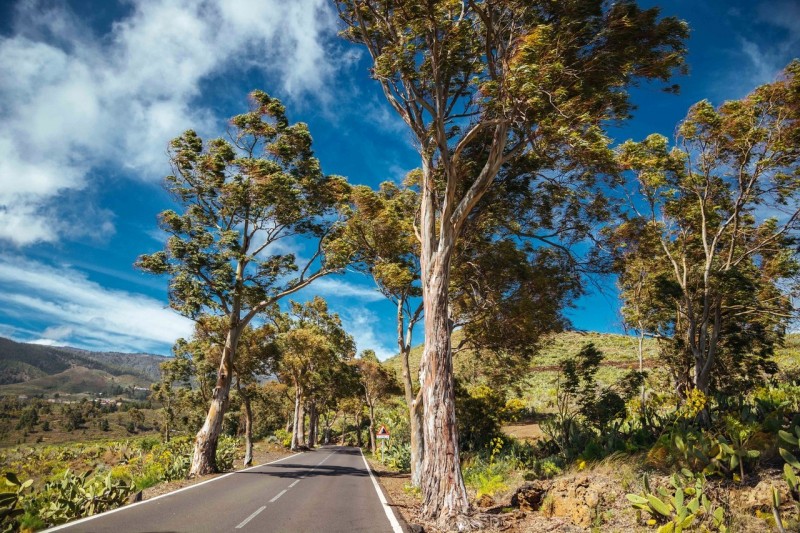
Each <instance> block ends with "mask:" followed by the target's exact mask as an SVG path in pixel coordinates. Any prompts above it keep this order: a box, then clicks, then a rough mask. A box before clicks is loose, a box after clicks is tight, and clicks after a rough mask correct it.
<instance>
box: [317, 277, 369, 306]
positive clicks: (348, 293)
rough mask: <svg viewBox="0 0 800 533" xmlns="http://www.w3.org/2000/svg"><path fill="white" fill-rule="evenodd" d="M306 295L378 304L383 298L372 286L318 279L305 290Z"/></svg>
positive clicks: (338, 279)
mask: <svg viewBox="0 0 800 533" xmlns="http://www.w3.org/2000/svg"><path fill="white" fill-rule="evenodd" d="M305 292H306V293H313V294H319V295H321V296H334V297H337V298H354V299H356V300H358V301H360V302H379V301H381V300H383V299H384V298H385V297H384V296H383V295H382V294H381V293H380V292H378V290H377V289H376V288H375V287H374V286H373V287H370V286H369V285H361V284H358V283H352V282H349V281H345V280H343V279H341V278H333V277H330V276H328V277H325V278H320V279H318V280H316V281H314V283H312V284H311V285H309V286H308V288H307V289H305Z"/></svg>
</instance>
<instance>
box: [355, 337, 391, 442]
mask: <svg viewBox="0 0 800 533" xmlns="http://www.w3.org/2000/svg"><path fill="white" fill-rule="evenodd" d="M353 362H354V363H355V365H356V368H357V369H358V377H359V381H360V384H361V389H362V394H363V395H364V402H365V403H366V404H367V413H368V416H369V449H370V451H371V452H372V453H375V450H376V447H375V407H376V406H377V404H378V402H379V401H381V400H383V399H384V398H386V397H388V396H389V395H391V394H396V393H397V392H399V386H398V385H399V384H398V383H397V381H395V378H394V376H393V375H392V374H391V373H390V372H389V371H388V370H386V368H384V367H383V366H382V365H381V363H380V361H378V357H377V356H376V355H375V352H374V351H372V350H364V351H363V352H361V354H360V355H359V356H358V358H357V359H355V360H354V361H353Z"/></svg>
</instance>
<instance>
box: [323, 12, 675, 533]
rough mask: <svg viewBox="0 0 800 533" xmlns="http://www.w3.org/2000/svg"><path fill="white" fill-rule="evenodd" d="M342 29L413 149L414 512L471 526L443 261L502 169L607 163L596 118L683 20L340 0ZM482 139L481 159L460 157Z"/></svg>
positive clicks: (652, 61) (645, 72)
mask: <svg viewBox="0 0 800 533" xmlns="http://www.w3.org/2000/svg"><path fill="white" fill-rule="evenodd" d="M336 5H337V7H338V9H339V13H340V17H341V19H342V20H343V21H344V23H345V25H346V28H345V30H344V32H343V34H344V36H345V37H346V38H348V39H350V40H351V41H353V42H355V43H358V44H361V45H364V46H365V47H366V49H367V50H368V52H369V54H370V56H371V57H372V59H373V67H372V69H371V73H372V76H373V77H374V78H375V79H376V80H377V81H378V82H379V83H380V85H381V87H382V89H383V93H384V95H385V96H386V98H387V100H388V101H389V104H390V105H391V106H392V108H393V109H394V110H395V111H396V112H397V113H398V114H399V115H400V116H401V118H402V119H403V120H404V121H405V123H406V124H407V125H408V127H409V128H410V130H411V132H412V133H413V135H414V140H415V143H416V144H417V147H418V150H419V153H420V156H421V168H422V174H421V178H420V216H419V226H418V233H419V235H418V237H419V240H420V245H421V250H420V265H421V281H422V293H423V301H424V313H425V349H424V353H423V357H422V364H421V371H420V378H421V379H420V383H421V389H422V399H423V404H424V411H425V413H424V420H425V423H424V434H425V455H424V460H423V473H422V493H423V505H422V513H423V515H424V516H426V517H428V518H436V519H437V520H438V521H439V523H440V524H441V525H446V526H447V527H451V526H456V527H459V528H469V527H471V526H470V522H469V520H468V519H467V518H466V515H467V513H468V512H469V502H468V499H467V493H466V489H465V487H464V482H463V479H462V476H461V470H460V466H459V453H458V437H457V434H456V424H455V409H454V391H453V375H452V374H453V372H452V354H451V346H450V337H451V328H452V326H451V323H450V313H449V287H450V264H451V260H452V259H453V255H454V252H455V250H456V241H457V239H458V238H459V236H460V235H461V234H462V233H463V231H464V229H465V225H466V222H467V220H468V219H469V217H470V215H471V214H473V212H474V211H475V210H476V208H478V209H480V207H479V205H480V202H481V200H482V199H483V198H484V197H485V196H486V194H487V192H488V191H490V190H491V189H492V188H493V186H494V185H495V184H496V181H497V178H498V175H500V173H501V170H502V169H503V168H504V167H506V166H508V165H510V164H513V163H514V162H515V161H517V160H520V159H526V160H528V161H529V162H530V172H529V174H528V175H529V177H530V179H531V180H534V181H535V180H541V179H546V171H547V170H548V169H558V170H559V171H562V172H564V173H567V174H569V175H570V176H572V177H573V179H574V182H580V181H581V178H584V177H586V176H587V175H589V174H594V173H596V171H597V167H598V164H597V163H596V162H595V161H598V160H600V161H607V160H608V159H609V156H608V139H607V138H606V137H605V135H604V134H603V131H602V129H601V126H602V125H603V123H604V122H607V121H609V120H615V119H621V118H624V117H626V116H627V115H628V113H629V111H630V109H631V106H630V104H629V99H628V93H627V88H628V87H629V86H630V85H632V84H634V83H635V82H636V80H637V79H642V78H645V79H661V80H667V79H668V78H669V77H670V76H671V74H672V73H673V71H674V70H675V69H676V68H678V69H680V68H682V66H683V54H684V46H683V41H684V39H685V37H686V35H687V28H686V25H685V24H684V23H682V22H680V21H678V20H676V19H673V18H664V19H659V16H658V10H657V9H648V10H642V9H640V8H639V7H638V6H637V5H636V4H635V3H634V2H632V1H622V2H614V3H610V2H609V3H606V2H600V1H597V0H578V1H573V2H552V1H536V0H534V1H531V0H524V1H523V0H512V1H506V2H495V1H489V0H487V1H478V0H466V1H459V2H456V1H453V0H436V1H419V0H415V1H402V2H400V1H397V0H338V1H337V2H336ZM476 143H480V146H481V147H482V148H481V150H482V151H481V155H482V156H483V157H480V158H478V157H476V156H474V155H473V156H472V157H470V156H468V152H469V150H468V149H469V148H470V147H473V146H475V145H476Z"/></svg>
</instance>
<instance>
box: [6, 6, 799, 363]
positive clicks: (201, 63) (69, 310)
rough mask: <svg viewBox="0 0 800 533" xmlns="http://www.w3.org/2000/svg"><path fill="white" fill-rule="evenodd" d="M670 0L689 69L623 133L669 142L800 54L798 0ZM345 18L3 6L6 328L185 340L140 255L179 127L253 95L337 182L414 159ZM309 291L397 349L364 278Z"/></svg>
mask: <svg viewBox="0 0 800 533" xmlns="http://www.w3.org/2000/svg"><path fill="white" fill-rule="evenodd" d="M642 3H643V4H644V5H647V6H650V5H655V4H656V2H649V1H648V2H642ZM659 5H662V11H663V13H664V14H666V15H676V16H679V17H681V18H683V19H685V20H686V21H688V23H689V25H690V28H691V31H692V37H691V40H690V42H689V50H690V53H689V58H688V59H689V66H690V70H691V72H690V74H689V75H688V76H686V77H683V78H681V79H678V80H677V81H678V82H679V83H680V84H681V86H682V91H681V94H680V95H678V96H674V95H667V94H664V93H662V92H661V91H659V90H658V88H656V87H648V86H645V87H642V88H640V89H637V90H636V91H635V92H634V101H635V103H636V104H637V105H638V108H639V109H638V111H637V112H636V115H635V118H634V119H633V120H631V121H629V122H628V123H626V124H625V125H623V126H622V127H620V128H616V129H614V130H613V131H612V136H613V137H614V138H615V139H616V140H617V141H624V140H625V139H628V138H634V139H640V138H642V137H644V136H645V135H647V134H649V133H653V132H659V133H662V134H665V135H668V136H671V134H672V132H673V131H674V128H675V124H676V123H677V122H678V121H679V120H680V119H681V118H682V117H683V116H684V115H685V113H686V110H687V108H688V107H689V105H691V104H692V103H694V102H696V101H698V100H701V99H703V98H707V99H710V100H711V101H713V102H715V103H719V102H721V101H723V100H725V99H730V98H738V97H741V96H744V95H745V94H747V93H748V92H749V91H750V90H752V89H753V88H754V87H755V86H757V85H758V84H761V83H764V82H767V81H770V80H772V79H773V78H774V77H775V75H776V74H777V73H778V72H779V71H780V70H781V69H782V68H783V67H784V66H785V65H786V64H787V63H788V62H789V61H790V60H791V59H792V58H793V57H798V56H800V2H798V1H791V0H778V1H762V2H729V1H728V2H726V1H721V0H716V1H708V2H697V1H689V0H672V1H669V2H667V1H662V2H661V3H659ZM337 30H338V20H337V18H336V15H335V13H334V11H333V9H332V7H331V4H329V3H327V2H325V1H322V0H296V1H294V2H284V1H281V0H262V1H260V2H251V1H248V0H206V1H203V2H197V1H190V0H148V1H138V0H128V1H124V2H113V1H111V0H97V1H63V2H57V1H48V2H44V1H36V0H21V1H17V2H9V1H4V2H3V3H2V4H0V336H6V337H11V338H13V339H16V340H20V341H28V342H38V343H43V344H66V345H72V346H78V347H84V348H88V349H103V350H115V351H126V352H127V351H148V352H153V353H161V354H167V353H169V349H170V346H171V345H172V343H173V342H174V340H175V339H176V338H178V337H180V336H186V335H188V334H189V333H190V331H191V324H190V322H189V321H188V320H186V319H184V318H182V317H180V316H178V315H176V314H175V313H174V312H172V311H171V310H169V308H167V306H166V305H167V300H166V280H164V279H159V278H154V277H151V276H147V275H144V274H141V273H139V272H137V271H135V270H134V269H133V267H132V264H133V262H134V260H135V259H136V257H137V256H138V255H139V254H141V253H149V252H153V251H155V250H157V249H159V248H160V246H161V244H162V242H163V238H164V236H163V235H162V234H160V233H159V231H158V229H157V227H156V223H155V217H156V214H157V213H158V212H160V211H161V210H163V209H165V208H167V207H169V206H170V202H169V198H168V197H167V196H166V194H165V193H164V192H163V191H162V189H161V180H162V178H163V176H164V175H166V174H167V173H169V165H168V160H167V157H166V144H167V142H168V141H169V139H171V138H173V137H175V136H177V135H179V134H180V133H181V132H182V131H184V130H185V129H187V128H193V129H195V130H197V131H198V132H200V133H201V135H203V136H204V137H206V138H211V137H216V136H219V135H222V134H224V132H225V123H226V120H227V119H228V118H229V117H230V116H232V115H234V114H237V113H240V112H242V111H243V110H244V109H245V105H246V95H247V93H248V92H249V91H251V90H252V89H255V88H260V89H263V90H266V91H267V92H268V93H270V94H273V95H275V96H278V97H280V98H281V99H282V100H284V103H285V104H286V105H287V108H288V114H289V118H290V120H292V121H304V122H307V123H308V124H309V127H310V130H311V133H312V135H313V137H314V143H315V151H316V154H317V156H318V157H319V159H320V161H321V163H322V166H323V169H324V171H325V172H326V173H328V174H340V175H344V176H347V177H348V179H349V180H350V181H351V182H353V183H357V184H368V185H373V186H375V185H377V184H378V183H379V182H381V181H383V180H386V179H394V180H396V179H399V178H401V177H402V176H403V175H404V174H405V173H406V172H407V171H408V170H411V169H413V168H415V167H416V166H417V164H418V156H417V154H416V152H415V151H414V149H413V146H412V144H411V141H410V137H409V135H408V133H407V132H406V129H405V127H404V125H403V124H402V123H401V122H400V120H399V119H398V118H397V117H396V116H395V115H393V112H392V111H391V109H390V108H389V107H388V105H387V104H386V102H385V101H384V100H383V98H382V96H381V94H380V92H379V89H378V87H377V85H376V84H375V83H374V82H373V81H372V80H370V79H369V78H368V73H367V68H368V65H369V61H368V58H367V57H366V55H365V53H364V52H363V51H362V50H361V49H359V48H356V47H353V46H351V45H349V44H347V43H345V42H343V41H342V40H341V39H339V38H338V37H337V36H336V32H337ZM300 247H301V245H300V244H298V248H300ZM613 284H614V282H613V280H612V279H609V280H606V282H605V283H604V285H605V289H604V291H603V293H602V294H601V293H600V292H599V291H597V290H593V291H592V293H591V294H589V295H588V296H586V297H585V298H583V299H581V300H580V301H579V302H576V304H577V307H576V309H574V310H572V311H571V312H570V316H571V318H572V320H573V323H574V325H575V327H576V328H578V329H585V330H595V331H621V324H620V320H619V317H618V311H617V309H618V302H617V301H616V297H615V292H614V289H613ZM313 294H321V295H322V296H324V297H325V298H327V299H328V300H329V303H330V305H331V307H332V308H333V309H334V310H335V311H337V312H338V313H339V314H340V315H341V316H342V318H343V321H344V323H345V325H346V327H347V328H348V330H349V331H350V332H351V333H352V334H353V335H354V337H355V338H356V342H357V344H358V348H359V349H366V348H372V349H374V350H376V352H378V354H379V355H380V356H381V357H386V356H388V355H390V354H391V353H393V352H394V351H395V344H394V333H393V331H394V323H393V312H392V307H391V305H390V304H388V303H387V302H385V301H383V299H382V298H381V297H380V295H379V294H378V293H377V292H375V291H374V288H373V286H372V285H371V282H370V281H369V280H368V279H366V278H364V277H362V276H359V275H357V274H352V273H351V274H347V275H345V276H338V277H328V278H325V279H323V280H321V281H320V282H318V283H316V284H315V285H312V287H311V288H310V289H308V290H305V291H304V292H303V293H302V294H301V297H303V298H308V297H311V296H312V295H313Z"/></svg>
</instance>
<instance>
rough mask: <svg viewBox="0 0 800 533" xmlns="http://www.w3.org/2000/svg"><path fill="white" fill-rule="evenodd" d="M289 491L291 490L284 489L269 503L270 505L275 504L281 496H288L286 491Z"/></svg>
mask: <svg viewBox="0 0 800 533" xmlns="http://www.w3.org/2000/svg"><path fill="white" fill-rule="evenodd" d="M287 490H289V489H283V490H282V491H280V492H279V493H278V494H276V495H275V497H274V498H272V499H271V500H270V501H269V503H275V500H277V499H278V498H280V497H281V496H283V495H284V494H286V491H287Z"/></svg>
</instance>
